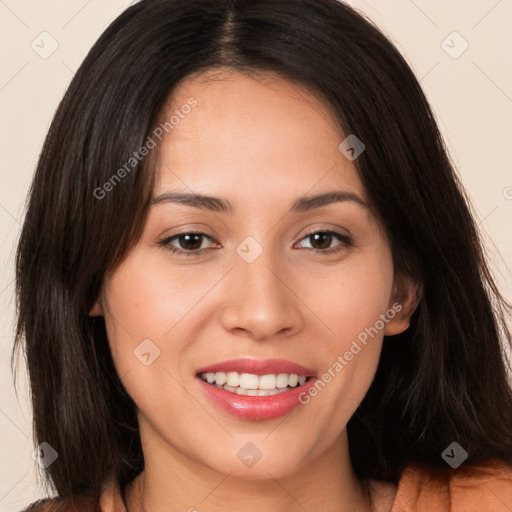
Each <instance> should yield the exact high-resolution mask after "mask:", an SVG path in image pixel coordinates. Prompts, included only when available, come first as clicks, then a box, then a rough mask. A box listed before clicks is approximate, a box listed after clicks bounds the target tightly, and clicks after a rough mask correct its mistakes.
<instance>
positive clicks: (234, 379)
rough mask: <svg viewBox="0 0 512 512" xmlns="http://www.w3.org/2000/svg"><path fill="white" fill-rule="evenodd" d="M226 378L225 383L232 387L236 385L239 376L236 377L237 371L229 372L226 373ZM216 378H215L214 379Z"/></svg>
mask: <svg viewBox="0 0 512 512" xmlns="http://www.w3.org/2000/svg"><path fill="white" fill-rule="evenodd" d="M227 375H228V378H227V384H228V386H233V387H236V386H238V383H239V382H238V381H239V377H238V373H237V372H229V373H228V374H227ZM215 380H217V379H215Z"/></svg>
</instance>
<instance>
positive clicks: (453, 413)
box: [13, 0, 512, 497]
mask: <svg viewBox="0 0 512 512" xmlns="http://www.w3.org/2000/svg"><path fill="white" fill-rule="evenodd" d="M220 66H224V67H225V66H228V67H230V68H232V69H234V70H238V71H243V72H246V73H255V74H257V73H261V72H275V73H278V74H279V75H280V76H282V77H284V78H285V79H288V80H292V81H296V82H297V83H300V84H303V85H304V86H306V87H307V88H308V89H309V90H310V91H312V92H313V93H314V94H316V95H318V97H320V98H321V99H322V100H323V101H325V103H326V104H327V105H328V107H329V109H330V110H331V111H332V113H333V115H334V116H335V117H336V118H337V119H338V120H339V122H340V125H341V126H342V127H343V131H344V133H345V134H350V133H354V134H357V137H358V138H359V139H361V140H362V141H363V142H364V144H365V146H366V150H365V152H364V153H363V154H362V155H361V156H360V157H359V158H358V159H357V160H356V161H355V165H356V168H357V172H358V174H359V177H360V179H361V181H362V183H363V185H364V187H365V189H366V191H367V194H368V198H369V200H370V202H371V206H372V208H373V210H374V212H375V214H376V215H377V216H378V218H379V219H380V220H381V221H382V224H383V225H384V226H385V228H386V231H387V234H388V237H389V240H390V243H391V248H392V253H393V260H394V265H395V271H396V273H397V274H400V273H401V274H407V275H410V276H412V277H413V278H414V279H415V280H416V281H417V282H419V283H421V284H422V289H423V294H422V297H421V301H420V303H419V306H418V308H417V310H416V312H415V313H414V315H413V317H412V320H411V325H410V327H409V329H408V330H407V331H406V332H404V333H403V334H401V335H398V336H395V337H392V338H385V340H384V346H383V352H382V357H381V362H380V365H379V368H378V371H377V375H376V377H375V381H374V382H373V384H372V386H371V388H370V390H369V391H368V393H367V396H366V397H365V399H364V400H363V402H362V403H361V405H360V407H359V408H358V410H357V412H356V414H355V415H354V416H353V418H352V419H351V420H350V423H349V425H348V431H349V442H350V449H351V456H352V461H353V465H354V468H355V469H356V471H357V473H358V474H359V475H360V476H361V477H372V478H386V477H394V478H396V476H397V475H398V474H399V472H400V470H401V468H403V466H404V465H405V464H406V463H407V462H410V461H416V462H420V463H423V464H432V465H444V464H445V463H444V461H443V460H442V459H441V453H442V451H443V450H444V449H445V448H446V447H447V446H448V445H449V444H450V443H452V442H453V441H457V442H458V443H459V444H460V445H461V446H462V447H464V448H465V449H466V451H467V452H468V453H469V458H468V460H467V461H466V463H471V462H476V461H479V460H481V459H484V458H488V457H497V458H501V459H503V460H508V461H512V392H511V388H510V384H509V382H508V381H507V374H506V357H505V352H504V345H505V344H510V343H511V342H512V339H511V334H510V332H509V330H508V329H507V326H506V323H505V315H506V314H508V313H509V312H510V305H508V304H507V303H506V302H505V300H504V299H503V297H502V296H501V295H500V293H499V291H498V289H497V287H496V285H495V283H494V281H493V277H492V275H491V273H490V271H489V268H488V266H487V263H486V261H485V255H484V250H483V246H482V243H481V240H480V238H479V235H478V232H477V227H476V224H475V220H474V217H473V214H472V212H471V209H470V206H469V200H468V198H467V197H466V196H465V193H464V191H463V188H462V186H461V183H460V181H459V178H458V176H457V174H456V172H455V171H454V169H453V166H452V164H451V163H450V161H449V158H448V156H447V152H446V150H445V147H444V144H443V141H442V138H441V136H440V133H439V131H438V128H437V126H436V122H435V120H434V116H433V114H432V112H431V109H430V107H429V105H428V103H427V100H426V99H425V96H424V94H423V92H422V90H421V88H420V85H419V83H418V81H417V80H416V78H415V77H414V75H413V72H412V71H411V69H410V68H409V66H408V65H407V64H406V62H405V60H404V59H403V58H402V56H401V55H400V53H399V52H398V51H397V49H396V48H395V47H394V46H393V45H392V43H391V42H390V41H389V40H388V39H387V38H386V37H385V36H384V35H383V34H382V33H381V32H380V31H379V30H378V29H377V28H376V27H375V26H373V24H372V23H371V22H369V21H368V20H366V19H364V18H363V17H362V16H361V15H359V14H358V13H356V12H355V11H354V10H352V9H351V8H349V7H348V6H346V5H344V4H342V3H340V2H338V1H336V0H229V1H228V0H142V1H141V2H139V3H136V4H135V5H133V6H132V7H130V8H129V9H127V10H126V11H125V12H124V13H122V14H121V15H120V16H119V17H118V18H117V19H116V20H115V21H114V22H113V23H112V24H111V25H110V26H109V27H108V28H107V29H106V31H105V32H104V33H103V35H102V36H101V37H100V39H99V40H98V41H97V43H96V44H95V45H94V47H93V48H92V49H91V50H90V52H89V54H88V55H87V57H86V59H85V61H84V62H83V64H82V65H81V67H80V69H79V70H78V72H77V73H76V75H75V77H74V78H73V80H72V82H71V84H70V86H69V89H68V90H67V92H66V95H65V97H64V98H63V100H62V102H61V104H60V105H59V108H58V110H57V113H56V115H55V118H54V120H53V122H52V125H51V128H50V130H49V133H48V136H47V138H46V140H45V143H44V147H43V150H42V152H41V156H40V159H39V163H38V166H37V171H36V173H35V177H34V180H33V183H32V187H31V190H30V197H29V202H28V209H27V213H26V218H25V222H24V225H23V230H22V233H21V238H20V241H19V247H18V252H17V270H16V279H17V282H16V286H17V307H18V324H17V335H16V343H15V351H16V348H23V349H24V352H25V354H26V359H27V362H28V369H29V375H30V383H31V389H32V402H33V412H34V435H35V441H36V443H37V444H39V443H41V442H43V441H44V442H48V443H49V444H50V445H51V446H52V447H53V448H54V449H55V450H56V451H57V452H58V454H59V455H58V459H57V461H56V462H55V463H54V464H52V465H51V466H49V467H48V469H47V470H46V474H47V476H48V479H49V482H50V483H51V485H52V487H53V488H54V489H55V490H56V491H57V492H58V494H59V495H60V496H63V497H72V496H79V495H90V496H93V497H97V496H98V495H99V493H100V489H101V486H102V485H103V484H104V483H105V482H106V481H107V480H108V479H110V478H114V479H115V480H116V481H117V482H118V483H119V484H120V485H121V486H124V485H125V484H127V483H128V482H130V481H131V480H132V479H133V478H134V477H135V476H136V475H137V474H138V473H140V471H141V470H142V469H143V467H144V459H143V454H142V449H141V443H140V436H139V430H138V424H137V417H136V410H135V405H134V403H133V401H132V400H131V398H130V397H129V396H128V394H127V392H126V390H125V389H124V387H123V385H122V383H121V381H120V379H119V377H118V375H117V374H116V371H115V368H114V365H113V362H112V357H111V354H110V351H109V346H108V342H107V337H106V332H105V325H104V321H103V318H101V317H94V318H92V317H90V316H88V312H89V310H90V308H91V306H92V304H93V303H94V301H95V299H96V298H97V296H98V293H99V290H100V287H101V284H102V281H103V279H104V276H105V274H106V272H108V271H111V270H113V269H115V268H116V265H118V264H119V262H120V261H121V260H122V258H123V256H124V255H126V253H127V252H128V251H129V250H130V248H131V247H132V246H133V244H134V243H135V242H136V241H137V239H138V237H139V235H140V233H141V230H142V227H143V225H144V222H145V217H146V214H147V210H148V205H149V202H150V199H151V193H152V187H153V174H152V169H151V168H150V166H149V165H148V159H147V158H146V159H141V161H140V162H137V165H135V166H133V168H132V169H131V170H130V172H126V173H125V175H123V179H122V180H121V181H119V182H116V185H115V187H113V190H111V191H109V192H108V193H106V194H104V195H102V194H99V193H98V189H99V188H101V187H102V186H103V184H105V183H106V182H107V181H108V180H110V179H111V178H112V176H113V175H114V174H115V173H116V172H117V171H118V169H120V168H122V167H123V165H125V163H126V162H127V160H128V159H129V158H130V157H131V156H132V155H133V153H134V152H136V151H137V150H138V149H139V148H141V147H142V146H143V145H144V143H145V141H146V140H147V137H148V136H149V135H150V134H151V133H152V130H153V128H154V126H155V123H156V120H157V119H158V116H159V115H160V113H161V111H162V108H163V106H164V105H165V102H166V100H167V99H168V97H169V95H170V94H171V93H172V91H173V90H175V88H176V87H177V85H178V84H179V83H180V82H181V81H183V80H184V79H186V78H187V77H189V76H191V75H192V74H194V73H198V72H201V71H203V70H206V69H211V68H216V67H220ZM340 137H341V134H340ZM341 140H342V139H341V138H340V142H341ZM99 195H102V197H98V196H99ZM500 340H501V341H502V342H503V344H502V343H500ZM13 355H14V354H13Z"/></svg>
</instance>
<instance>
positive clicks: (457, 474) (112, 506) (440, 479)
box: [24, 459, 512, 512]
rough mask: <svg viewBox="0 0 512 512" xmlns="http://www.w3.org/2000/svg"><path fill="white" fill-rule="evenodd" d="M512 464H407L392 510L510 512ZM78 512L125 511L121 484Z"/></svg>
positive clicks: (41, 505)
mask: <svg viewBox="0 0 512 512" xmlns="http://www.w3.org/2000/svg"><path fill="white" fill-rule="evenodd" d="M67 510H69V509H68V508H67V507H66V506H65V505H64V504H63V503H62V502H58V501H57V500H55V499H53V500H51V499H50V500H43V501H39V502H36V503H33V504H32V505H31V506H30V507H29V508H27V509H25V511H24V512H29V511H30V512H65V511H67ZM511 511H512V465H509V464H506V463H505V462H503V461H501V460H496V459H489V460H486V461H484V462H481V463H479V464H476V465H473V466H461V467H460V468H458V469H451V468H449V467H447V468H443V469H440V468H428V467H425V466H420V465H418V464H411V465H409V466H407V467H406V468H405V469H404V471H403V472H402V475H401V476H400V480H399V482H398V490H397V493H396V496H395V499H394V502H393V506H392V507H391V510H390V511H389V512H511ZM77 512H126V508H125V505H124V502H123V500H122V498H121V494H120V492H119V487H118V486H110V487H108V488H107V490H106V491H105V492H104V493H103V494H102V495H101V499H100V504H99V508H98V507H97V506H95V505H94V504H93V503H91V502H87V501H84V502H83V504H82V506H80V507H79V509H78V510H77ZM315 512H316V511H315Z"/></svg>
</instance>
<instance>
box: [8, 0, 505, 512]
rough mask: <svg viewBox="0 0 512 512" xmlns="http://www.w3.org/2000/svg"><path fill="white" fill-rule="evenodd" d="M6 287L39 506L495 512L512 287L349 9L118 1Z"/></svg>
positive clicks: (419, 102)
mask: <svg viewBox="0 0 512 512" xmlns="http://www.w3.org/2000/svg"><path fill="white" fill-rule="evenodd" d="M17 290H18V307H19V322H18V331H17V345H18V346H21V343H22V338H24V340H25V341H24V343H25V345H24V346H25V350H26V356H27V361H28V366H29V373H30V379H31V387H32V397H33V406H34V430H35V437H36V442H37V444H38V445H40V444H42V443H47V444H45V445H43V447H42V452H41V462H42V465H43V466H46V465H47V466H48V467H47V468H46V474H47V476H48V478H49V481H50V483H51V485H52V486H53V487H54V489H55V490H56V491H57V493H58V496H59V498H55V499H52V500H46V501H41V502H39V503H36V504H33V507H32V509H31V510H45V511H46V510H73V509H74V508H76V509H77V510H98V509H100V510H102V511H103V512H107V511H113V510H118V511H119V510H127V511H128V512H134V511H143V510H145V511H148V510H149V511H159V510H166V511H175V510H176V511H178V510H180V511H183V510H189V511H194V510H198V511H218V510H227V509H235V510H242V511H246V512H252V511H255V510H272V511H281V510H286V511H289V510H293V511H295V510H308V511H312V510H315V511H316V510H319V511H348V510H351V511H355V510H357V511H370V510H371V511H389V510H392V511H393V512H398V511H399V510H400V511H405V510H410V511H412V510H414V511H418V510H429V511H430V510H436V511H437V510H443V511H444V510H451V511H455V510H457V511H458V510H464V511H469V510H479V511H482V510H486V511H494V510H504V508H503V507H508V508H510V507H512V494H511V492H512V491H511V489H512V397H511V395H512V393H511V388H510V383H509V382H508V380H507V373H506V371H507V370H506V368H507V360H506V356H505V351H504V346H503V345H502V344H501V343H500V341H503V342H504V343H510V342H511V335H510V332H509V331H508V330H507V326H506V322H505V318H506V317H505V315H506V314H507V313H509V312H510V305H508V304H507V303H506V302H505V301H504V299H503V298H502V296H501V295H500V293H499V291H498V289H497V287H496V285H495V283H494V281H493V278H492V276H491V274H490V271H489V269H488V266H487V263H486V261H485V258H484V253H483V249H482V245H481V242H480V240H479V237H478V234H477V229H476V224H475V221H474V219H473V217H472V215H471V213H470V209H469V206H468V202H467V199H466V197H465V195H464V192H463V189H462V186H461V185H460V183H459V181H458V178H457V175H456V174H455V171H454V170H453V168H452V166H451V164H450V162H449V159H448V156H447V154H446V152H445V149H444V146H443V143H442V140H441V137H440V134H439V132H438V129H437V127H436V124H435V121H434V119H433V115H432V113H431V110H430V108H429V106H428V104H427V101H426V99H425V97H424V95H423V93H422V91H421V89H420V86H419V84H418V82H417V80H416V79H415V78H414V76H413V73H412V72H411V70H410V69H409V67H408V66H407V64H406V63H405V61H404V60H403V58H402V57H401V56H400V54H399V53H398V51H397V50H396V49H395V48H394V47H393V45H392V44H391V43H390V42H389V41H388V40H387V39H386V38H385V37H384V36H383V35H382V34H381V33H380V32H379V31H378V30H377V29H376V28H375V27H374V26H373V25H372V24H371V23H369V22H368V21H367V20H365V19H363V18H362V17H361V16H360V15H359V14H357V13H355V12H354V11H353V10H351V9H350V8H349V7H347V6H346V5H344V4H342V3H339V2H337V1H335V0H293V1H291V0H290V1H283V0H279V1H274V0H250V1H249V0H233V1H227V0H226V1H224V0H222V1H219V0H215V1H214V0H206V1H185V0H143V1H141V2H139V3H137V4H135V5H134V6H132V7H130V8H129V9H128V10H126V11H125V12H124V13H123V14H122V15H121V16H120V17H119V18H118V19H117V20H115V21H114V22H113V23H112V25H111V26H110V27H109V28H108V29H107V30H106V31H105V33H104V34H103V35H102V36H101V38H100V39H99V41H98V42H97V43H96V44H95V46H94V47H93V48H92V50H91V51H90V53H89V55H88V56H87V58H86V59H85V61H84V63H83V64H82V66H81V67H80V69H79V71H78V72H77V74H76V76H75V77H74V79H73V81H72V83H71V85H70V87H69V89H68V91H67V93H66V95H65V97H64V99H63V101H62V103H61V105H60V106H59V109H58V111H57V114H56V117H55V119H54V121H53V123H52V126H51V129H50V132H49V134H48V137H47V139H46V142H45V145H44V148H43V151H42V154H41V158H40V161H39V165H38V168H37V172H36V175H35V178H34V183H33V187H32V189H31V193H30V201H29V206H28V211H27V215H26V220H25V224H24V227H23V232H22V236H21V239H20V244H19V249H18V259H17ZM49 453H50V454H52V455H53V457H51V458H52V459H54V460H53V461H52V462H50V460H51V459H50V458H49V455H48V454H49ZM500 507H501V508H500Z"/></svg>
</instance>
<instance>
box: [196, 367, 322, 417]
mask: <svg viewBox="0 0 512 512" xmlns="http://www.w3.org/2000/svg"><path fill="white" fill-rule="evenodd" d="M197 380H198V381H199V384H200V386H201V387H202V389H203V390H204V391H205V393H206V394H207V396H208V397H209V398H210V399H211V400H212V401H213V402H214V403H215V404H217V405H218V406H219V407H220V408H221V409H223V410H224V411H226V412H227V413H229V414H231V415H232V416H236V417H238V418H243V419H246V420H270V419H273V418H279V416H284V415H285V414H287V413H289V412H290V411H292V410H293V409H295V407H297V406H298V405H300V404H301V402H300V401H299V395H301V394H302V393H307V392H308V390H309V388H310V387H311V386H313V385H314V383H315V381H316V380H318V379H316V378H313V377H312V378H310V379H309V380H308V381H307V382H306V383H305V384H303V385H302V386H297V387H296V388H290V390H289V391H284V392H282V393H278V394H277V395H270V396H247V395H237V394H236V393H232V392H231V391H226V390H225V389H222V388H218V387H216V386H213V385H212V384H208V383H207V382H205V381H204V380H203V379H201V378H200V377H197Z"/></svg>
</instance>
